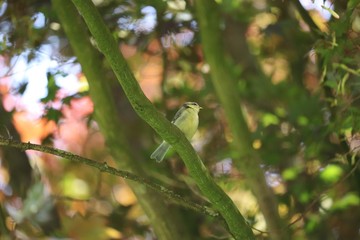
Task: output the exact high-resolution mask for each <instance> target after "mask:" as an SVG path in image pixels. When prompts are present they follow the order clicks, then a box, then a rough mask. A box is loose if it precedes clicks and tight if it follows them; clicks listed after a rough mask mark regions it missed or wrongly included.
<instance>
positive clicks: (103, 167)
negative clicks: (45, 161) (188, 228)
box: [0, 136, 221, 218]
mask: <svg viewBox="0 0 360 240" xmlns="http://www.w3.org/2000/svg"><path fill="white" fill-rule="evenodd" d="M0 146H4V147H14V148H17V149H19V150H21V151H25V150H35V151H39V152H43V153H49V154H52V155H55V156H58V157H62V158H65V159H68V160H70V161H73V162H76V163H81V164H85V165H87V166H90V167H93V168H96V169H98V170H99V171H101V172H105V173H108V174H111V175H115V176H119V177H121V178H124V179H128V180H132V181H134V182H137V183H140V184H142V185H145V186H146V187H149V188H151V189H153V190H155V191H157V192H159V193H161V194H163V195H164V196H165V197H167V198H169V199H170V200H173V201H175V202H177V203H178V204H180V205H182V206H183V207H186V208H188V209H191V210H193V211H196V212H199V213H202V214H205V215H207V216H210V217H213V218H221V217H220V215H219V213H218V212H216V211H214V210H212V209H211V208H210V207H208V206H203V205H200V204H197V203H194V202H191V201H189V200H186V199H185V198H183V197H182V196H180V195H179V194H177V193H175V192H174V191H172V190H170V189H169V188H167V187H164V186H163V185H160V184H158V183H156V182H155V181H154V180H151V179H149V178H144V177H140V176H137V175H135V174H133V173H131V172H128V171H122V170H118V169H116V168H113V167H110V166H109V165H107V163H106V162H97V161H94V160H91V159H88V158H84V157H81V156H78V155H75V154H72V153H70V152H67V151H64V150H61V149H57V148H52V147H48V146H43V145H38V144H33V143H30V142H28V143H23V142H18V141H14V140H12V139H6V138H3V137H1V136H0Z"/></svg>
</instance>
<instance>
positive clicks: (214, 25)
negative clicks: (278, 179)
mask: <svg viewBox="0 0 360 240" xmlns="http://www.w3.org/2000/svg"><path fill="white" fill-rule="evenodd" d="M195 3H196V5H195V6H196V13H197V18H198V22H199V26H200V34H201V42H202V47H203V50H204V55H205V59H206V61H207V62H208V63H209V65H210V69H211V77H212V78H211V79H212V81H213V84H214V87H215V90H216V93H217V96H218V97H219V99H220V101H221V104H222V107H223V108H224V110H225V113H226V116H227V119H228V122H229V126H230V129H231V132H232V135H233V138H234V141H233V148H234V150H235V152H236V154H237V155H236V157H235V158H234V163H235V165H236V166H237V168H238V169H239V170H240V171H242V172H243V173H244V174H245V175H246V181H247V183H248V185H249V187H250V188H251V190H252V191H253V192H254V194H255V196H256V197H257V199H258V202H259V205H260V208H261V211H262V213H263V214H264V217H265V219H266V223H267V226H268V230H269V232H270V236H271V237H272V238H273V239H287V234H286V228H284V226H283V224H282V221H281V219H280V216H279V214H278V210H277V202H276V199H275V197H274V195H273V193H272V191H271V189H270V188H269V187H268V186H267V184H266V180H265V176H264V172H263V171H262V169H261V168H260V164H261V161H260V158H259V156H258V154H256V152H255V151H254V149H253V147H252V140H251V136H250V132H249V129H248V126H247V123H246V121H245V118H244V115H243V113H242V110H241V105H240V97H239V93H238V91H237V90H236V86H237V84H236V81H235V77H234V76H233V75H232V72H233V71H231V69H230V68H229V66H228V64H227V62H226V61H225V60H224V58H225V56H226V54H225V50H224V46H223V42H222V34H221V31H220V28H219V27H220V17H219V12H218V10H217V9H216V8H217V5H216V3H215V2H214V1H212V0H211V1H209V0H196V1H195Z"/></svg>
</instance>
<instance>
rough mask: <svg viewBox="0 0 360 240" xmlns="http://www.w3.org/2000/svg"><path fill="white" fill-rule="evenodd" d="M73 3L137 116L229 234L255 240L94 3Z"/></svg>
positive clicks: (79, 0) (87, 0)
mask: <svg viewBox="0 0 360 240" xmlns="http://www.w3.org/2000/svg"><path fill="white" fill-rule="evenodd" d="M73 2H74V4H75V6H76V7H77V9H78V11H79V12H80V14H81V15H82V16H83V18H84V20H85V22H86V24H87V26H88V28H89V30H90V32H91V33H92V35H93V37H94V39H95V40H96V43H97V46H98V48H99V49H100V51H101V52H102V53H103V54H104V55H105V57H106V59H107V60H108V61H109V63H110V65H111V67H112V69H113V71H114V73H115V74H116V77H117V79H118V80H119V82H120V84H121V86H122V87H123V89H124V92H125V94H126V96H127V97H128V99H129V101H130V103H131V105H132V106H133V108H134V109H135V111H136V112H137V114H138V115H139V116H140V117H141V118H142V119H144V120H145V121H146V122H147V123H148V124H149V125H150V126H151V127H152V128H154V130H155V131H156V132H157V133H158V134H159V135H160V136H161V137H162V138H163V139H164V140H166V141H167V142H168V143H170V144H171V145H172V146H173V148H174V149H175V150H176V151H177V152H178V153H179V155H180V156H181V158H182V159H183V160H184V163H185V165H186V167H187V168H188V170H189V173H190V175H191V176H192V177H193V179H194V180H195V182H196V183H197V185H198V186H199V188H200V189H201V191H202V192H203V194H204V195H205V196H206V197H207V198H208V199H209V200H210V202H211V203H212V204H213V206H214V207H215V209H216V210H218V211H219V212H220V214H221V215H222V216H223V218H224V219H225V221H226V223H227V225H228V228H229V231H230V233H231V234H232V235H233V236H234V237H235V238H236V239H254V235H253V233H252V230H251V228H250V227H249V226H248V225H247V224H246V222H245V219H244V218H243V216H242V215H241V214H240V212H239V211H238V209H237V208H236V206H235V205H234V203H233V202H232V201H231V199H230V198H229V197H228V196H227V195H226V194H225V193H224V192H223V191H222V189H221V188H220V187H219V186H218V185H217V184H216V183H215V182H214V181H213V179H212V178H211V176H210V174H209V172H208V171H207V169H206V168H205V166H204V165H203V164H202V162H201V160H200V158H199V157H198V156H197V154H196V153H195V151H194V149H193V148H192V146H191V144H190V143H189V141H188V140H187V139H186V138H185V136H184V135H183V134H182V133H181V131H180V130H179V129H178V128H176V127H175V126H174V125H173V124H171V123H170V122H169V121H168V120H167V119H165V118H164V116H162V115H161V114H159V113H158V112H157V111H156V109H155V108H154V106H153V105H152V104H151V102H150V101H149V100H148V99H147V98H146V97H145V95H144V93H143V92H142V90H141V89H140V86H139V84H138V83H137V81H136V79H135V78H134V75H133V74H132V72H131V70H130V69H129V67H128V66H127V63H126V61H125V59H124V58H123V56H122V55H121V53H120V52H119V51H118V47H117V44H116V42H115V41H114V39H113V37H112V35H111V34H110V32H109V30H108V29H107V27H106V26H105V24H104V22H103V20H102V19H101V16H100V15H99V13H98V11H97V10H96V8H95V6H94V5H93V3H92V2H91V1H90V0H73ZM164 221H165V219H164ZM170 239H172V238H170Z"/></svg>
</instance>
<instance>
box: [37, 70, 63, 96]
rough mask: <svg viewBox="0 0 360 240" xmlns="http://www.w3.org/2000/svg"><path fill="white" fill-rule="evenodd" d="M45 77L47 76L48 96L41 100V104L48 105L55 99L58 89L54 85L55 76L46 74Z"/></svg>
mask: <svg viewBox="0 0 360 240" xmlns="http://www.w3.org/2000/svg"><path fill="white" fill-rule="evenodd" d="M46 75H47V80H48V84H47V90H48V94H47V96H46V97H44V98H42V99H41V102H43V103H48V102H50V101H54V100H55V98H56V93H57V91H58V90H59V89H60V88H59V87H58V86H57V85H56V81H55V75H56V74H52V73H50V72H48V73H47V74H46Z"/></svg>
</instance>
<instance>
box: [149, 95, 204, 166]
mask: <svg viewBox="0 0 360 240" xmlns="http://www.w3.org/2000/svg"><path fill="white" fill-rule="evenodd" d="M200 109H202V107H200V106H199V104H197V103H196V102H186V103H184V104H183V105H182V106H181V108H180V109H179V110H178V111H177V113H176V114H175V116H174V119H173V120H172V121H171V123H172V124H174V125H175V126H177V127H178V128H179V129H180V130H181V131H182V132H183V133H184V134H185V137H186V138H187V139H188V140H189V141H190V140H191V139H192V137H193V136H194V134H195V132H196V130H197V128H198V125H199V115H198V114H199V111H200ZM169 148H170V145H169V144H168V143H167V142H165V141H163V142H162V143H161V144H160V146H159V147H158V148H157V149H156V150H155V151H154V152H153V153H152V154H151V156H150V158H151V159H155V160H156V162H161V161H162V160H163V159H164V157H165V155H166V153H167V151H168V150H169Z"/></svg>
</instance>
